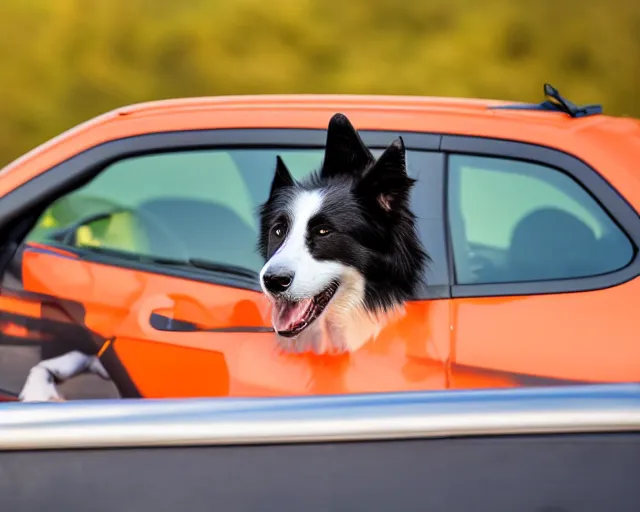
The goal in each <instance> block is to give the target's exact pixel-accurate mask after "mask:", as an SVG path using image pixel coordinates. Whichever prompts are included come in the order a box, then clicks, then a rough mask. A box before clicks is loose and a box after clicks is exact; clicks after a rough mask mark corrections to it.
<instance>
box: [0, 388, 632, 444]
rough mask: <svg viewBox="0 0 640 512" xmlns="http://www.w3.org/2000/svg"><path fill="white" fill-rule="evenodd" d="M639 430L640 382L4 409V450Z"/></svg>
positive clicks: (0, 438)
mask: <svg viewBox="0 0 640 512" xmlns="http://www.w3.org/2000/svg"><path fill="white" fill-rule="evenodd" d="M619 431H627V432H628V431H635V432H638V431H640V385H636V384H628V385H626V384H625V385H604V386H570V387H558V388H526V389H509V390H492V391H444V392H441V391H440V392H420V393H385V394H367V395H346V396H326V397H312V398H307V397H292V398H262V399H249V398H245V399H241V398H236V399H230V398H227V399H186V400H94V401H83V402H80V401H78V402H66V403H44V404H34V403H29V404H27V403H25V404H20V403H10V404H4V405H1V406H0V450H27V449H58V448H106V447H134V446H137V447H142V446H186V445H225V444H255V443H300V442H310V441H312V442H327V441H349V440H359V441H362V440H376V439H409V438H433V437H461V436H476V435H512V434H545V433H566V432H574V433H575V432H580V433H582V432H584V433H587V432H619Z"/></svg>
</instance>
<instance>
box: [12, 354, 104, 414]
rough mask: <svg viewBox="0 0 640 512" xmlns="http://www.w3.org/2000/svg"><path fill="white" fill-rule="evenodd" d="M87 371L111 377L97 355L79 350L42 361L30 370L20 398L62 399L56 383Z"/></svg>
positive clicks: (46, 400)
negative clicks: (90, 354) (89, 354)
mask: <svg viewBox="0 0 640 512" xmlns="http://www.w3.org/2000/svg"><path fill="white" fill-rule="evenodd" d="M85 372H89V373H93V374H96V375H99V376H100V377H102V378H103V379H105V380H108V379H109V374H108V373H107V371H106V370H105V368H104V366H102V363H101V362H100V360H99V359H98V358H97V357H96V356H88V355H87V354H83V353H82V352H79V351H77V350H74V351H72V352H67V353H66V354H63V355H61V356H58V357H54V358H51V359H45V360H44V361H40V362H39V363H38V364H37V365H35V366H34V367H33V368H31V370H30V371H29V375H28V376H27V380H26V382H25V383H24V386H23V387H22V391H20V395H19V400H20V401H21V402H50V401H57V402H59V401H62V400H63V399H62V397H61V396H60V394H59V393H58V389H57V388H56V383H57V382H64V381H65V380H69V379H71V378H73V377H75V376H76V375H80V374H81V373H85Z"/></svg>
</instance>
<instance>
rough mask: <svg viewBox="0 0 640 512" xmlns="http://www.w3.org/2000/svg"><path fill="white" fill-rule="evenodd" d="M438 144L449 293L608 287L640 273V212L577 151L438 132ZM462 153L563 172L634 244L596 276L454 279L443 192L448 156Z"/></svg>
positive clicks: (480, 294)
mask: <svg viewBox="0 0 640 512" xmlns="http://www.w3.org/2000/svg"><path fill="white" fill-rule="evenodd" d="M440 149H441V150H442V151H443V152H444V153H445V154H446V164H445V203H446V204H445V222H446V234H447V257H448V262H449V272H450V276H449V279H450V282H451V297H452V298H472V297H476V298H480V297H504V296H519V295H542V294H559V293H575V292H586V291H595V290H601V289H605V288H611V287H614V286H618V285H621V284H623V283H625V282H627V281H630V280H632V279H634V278H635V277H637V276H638V275H640V257H639V253H640V252H639V251H638V248H639V247H640V217H639V216H638V213H637V212H636V210H635V209H634V208H633V206H631V204H630V203H629V202H628V201H627V200H626V199H625V198H624V196H623V195H622V194H621V193H620V192H619V191H618V190H616V189H615V188H614V187H613V186H612V185H611V184H610V183H609V182H608V181H607V180H606V179H605V178H604V177H603V176H602V175H601V174H600V173H599V172H598V171H596V170H595V169H594V168H593V167H591V166H589V165H588V164H587V163H586V162H584V161H583V160H581V159H579V158H578V157H577V156H575V155H572V154H569V153H567V152H564V151H561V150H557V149H552V148H550V147H547V146H542V145H537V144H531V143H526V142H516V141H511V140H504V139H496V138H489V137H475V136H462V135H443V137H442V142H441V147H440ZM455 154H458V155H465V156H478V157H494V158H502V159H511V160H517V161H521V162H528V163H533V164H538V165H544V166H546V167H549V168H551V169H555V170H556V171H558V172H561V173H564V174H566V175H568V176H569V177H570V178H572V179H573V180H575V181H576V183H577V184H578V185H579V186H581V187H582V188H583V189H584V190H585V191H586V192H587V193H588V194H589V195H590V196H591V197H593V198H594V200H595V201H596V202H597V203H598V205H599V206H600V207H601V208H602V209H603V210H604V212H605V213H606V214H608V215H609V217H611V219H612V220H613V222H614V223H615V224H616V225H617V226H618V227H619V228H620V230H621V231H622V232H623V233H624V235H625V236H626V237H627V238H628V239H629V240H630V241H631V243H632V244H633V246H634V256H633V258H632V260H631V261H630V262H629V263H628V264H627V265H626V266H625V267H623V268H621V269H618V270H615V271H613V272H609V273H606V274H599V275H595V276H587V277H577V278H569V279H554V280H544V281H528V282H511V283H509V282H503V283H487V284H457V283H456V281H455V266H454V258H453V243H452V234H451V229H450V219H449V208H448V207H449V205H448V191H449V156H451V155H455Z"/></svg>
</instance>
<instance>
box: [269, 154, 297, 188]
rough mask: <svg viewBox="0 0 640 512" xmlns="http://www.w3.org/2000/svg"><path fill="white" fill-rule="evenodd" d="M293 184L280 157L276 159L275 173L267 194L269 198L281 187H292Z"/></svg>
mask: <svg viewBox="0 0 640 512" xmlns="http://www.w3.org/2000/svg"><path fill="white" fill-rule="evenodd" d="M294 184H295V182H294V181H293V177H292V176H291V173H290V172H289V169H287V166H286V165H285V163H284V162H283V160H282V158H280V155H278V156H277V157H276V173H275V174H274V176H273V181H272V182H271V191H270V192H269V196H272V195H273V193H274V192H275V191H276V190H278V189H279V188H282V187H292V186H293V185H294Z"/></svg>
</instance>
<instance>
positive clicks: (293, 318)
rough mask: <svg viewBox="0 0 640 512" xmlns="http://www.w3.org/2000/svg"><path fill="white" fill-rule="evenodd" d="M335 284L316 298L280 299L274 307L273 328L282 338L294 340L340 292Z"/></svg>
mask: <svg viewBox="0 0 640 512" xmlns="http://www.w3.org/2000/svg"><path fill="white" fill-rule="evenodd" d="M339 286H340V283H338V282H333V283H331V284H330V285H329V286H327V288H325V289H324V290H323V291H322V292H320V293H319V294H318V295H316V296H315V297H310V298H308V299H301V300H298V301H291V300H285V299H278V300H277V301H276V303H275V304H274V306H273V327H274V329H275V330H276V332H277V333H278V334H279V335H280V336H284V337H286V338H293V337H294V336H297V335H298V334H300V333H301V332H302V331H304V330H305V329H306V328H307V327H309V325H311V324H312V323H313V321H314V320H316V319H317V318H318V317H319V316H320V315H321V314H322V312H323V311H324V310H325V308H326V307H327V305H328V304H329V302H330V301H331V299H332V298H333V296H334V295H335V294H336V292H337V291H338V287H339Z"/></svg>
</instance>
